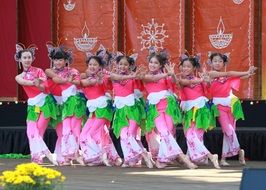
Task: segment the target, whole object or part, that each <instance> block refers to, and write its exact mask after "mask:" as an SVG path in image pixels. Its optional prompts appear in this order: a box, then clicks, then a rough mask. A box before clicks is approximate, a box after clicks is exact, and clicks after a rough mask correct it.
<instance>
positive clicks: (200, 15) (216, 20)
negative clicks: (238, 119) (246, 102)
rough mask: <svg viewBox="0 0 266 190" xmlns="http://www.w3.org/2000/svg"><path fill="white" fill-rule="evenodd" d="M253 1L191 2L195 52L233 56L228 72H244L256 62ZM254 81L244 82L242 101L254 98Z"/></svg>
mask: <svg viewBox="0 0 266 190" xmlns="http://www.w3.org/2000/svg"><path fill="white" fill-rule="evenodd" d="M253 10H254V1H252V0H215V3H214V2H213V1H209V0H192V20H191V23H192V24H191V25H192V50H193V52H195V53H202V54H203V55H204V56H203V60H204V61H206V60H207V53H208V51H212V52H221V53H230V62H229V64H228V66H227V70H238V71H245V70H247V69H248V67H249V66H251V65H253V62H254V54H253V51H254V32H253V20H254V18H253V17H254V14H253V13H254V12H253ZM253 86H254V81H253V79H252V78H251V79H247V80H243V81H242V85H241V88H240V91H239V92H238V93H236V94H237V95H238V96H239V97H241V98H253Z"/></svg>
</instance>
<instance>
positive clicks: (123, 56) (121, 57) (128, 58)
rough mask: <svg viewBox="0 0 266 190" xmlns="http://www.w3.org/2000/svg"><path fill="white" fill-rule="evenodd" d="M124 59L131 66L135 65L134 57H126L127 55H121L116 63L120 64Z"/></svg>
mask: <svg viewBox="0 0 266 190" xmlns="http://www.w3.org/2000/svg"><path fill="white" fill-rule="evenodd" d="M122 59H126V60H127V62H128V63H129V65H130V66H134V65H135V60H134V59H133V58H132V57H129V56H126V55H120V56H118V57H117V58H116V59H115V61H116V63H119V62H120V61H121V60H122Z"/></svg>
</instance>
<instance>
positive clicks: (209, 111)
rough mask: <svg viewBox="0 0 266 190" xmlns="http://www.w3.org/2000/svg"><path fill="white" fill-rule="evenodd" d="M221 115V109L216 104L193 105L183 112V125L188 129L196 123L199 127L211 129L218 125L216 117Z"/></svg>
mask: <svg viewBox="0 0 266 190" xmlns="http://www.w3.org/2000/svg"><path fill="white" fill-rule="evenodd" d="M218 116H219V111H218V109H217V107H216V106H215V105H212V106H211V108H208V107H207V105H205V106H203V107H202V108H196V107H193V108H192V109H190V110H188V111H185V112H184V114H183V126H184V128H185V129H188V128H189V127H190V126H191V123H192V122H194V123H195V127H196V128H198V129H204V130H205V131H206V130H211V129H213V128H215V126H216V117H218Z"/></svg>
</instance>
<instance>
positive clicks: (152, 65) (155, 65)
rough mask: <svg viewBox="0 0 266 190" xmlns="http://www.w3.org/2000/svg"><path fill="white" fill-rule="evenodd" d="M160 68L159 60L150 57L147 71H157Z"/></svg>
mask: <svg viewBox="0 0 266 190" xmlns="http://www.w3.org/2000/svg"><path fill="white" fill-rule="evenodd" d="M161 68H162V66H161V64H160V62H159V61H158V59H157V58H156V57H152V58H151V59H150V61H149V71H151V72H157V71H159V70H160V69H161Z"/></svg>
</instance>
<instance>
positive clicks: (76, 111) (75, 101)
mask: <svg viewBox="0 0 266 190" xmlns="http://www.w3.org/2000/svg"><path fill="white" fill-rule="evenodd" d="M86 109H87V107H86V99H85V97H84V96H82V95H81V94H77V95H75V96H70V97H69V98H68V99H67V101H66V102H65V103H64V104H63V109H62V119H65V118H66V117H71V116H76V117H77V118H81V117H83V116H85V115H86Z"/></svg>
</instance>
